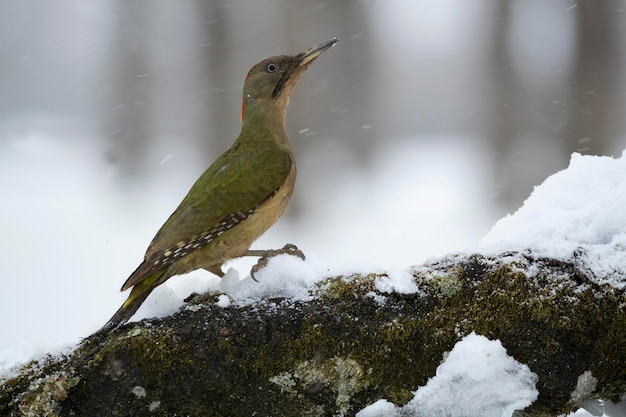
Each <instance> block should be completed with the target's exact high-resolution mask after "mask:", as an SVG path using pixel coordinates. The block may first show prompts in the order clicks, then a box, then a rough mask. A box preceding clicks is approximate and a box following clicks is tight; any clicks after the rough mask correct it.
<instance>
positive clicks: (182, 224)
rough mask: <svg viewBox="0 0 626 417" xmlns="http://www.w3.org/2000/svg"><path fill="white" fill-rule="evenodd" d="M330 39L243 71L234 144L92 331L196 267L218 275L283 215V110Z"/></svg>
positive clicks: (292, 166) (287, 190)
mask: <svg viewBox="0 0 626 417" xmlns="http://www.w3.org/2000/svg"><path fill="white" fill-rule="evenodd" d="M337 41H338V39H332V40H330V41H327V42H324V43H322V44H320V45H317V46H315V47H313V48H310V49H309V50H307V51H305V52H302V53H299V54H296V55H292V56H288V55H281V56H275V57H271V58H268V59H265V60H263V61H261V62H259V63H258V64H256V65H255V66H253V67H252V69H250V71H249V72H248V75H247V77H246V80H245V83H244V87H243V107H242V127H241V133H240V134H239V137H238V138H237V140H236V141H235V143H234V144H233V145H232V146H231V147H230V148H229V149H228V150H227V151H226V152H224V153H223V154H222V155H221V156H220V157H219V158H218V159H217V160H216V161H215V162H214V163H213V164H212V165H211V166H210V167H209V168H208V169H207V170H206V171H205V172H204V173H203V174H202V175H201V176H200V178H198V180H197V181H196V182H195V184H194V185H193V186H192V187H191V189H190V190H189V193H187V195H186V196H185V198H184V199H183V200H182V201H181V203H180V205H179V206H178V208H176V210H175V211H174V213H172V215H171V216H170V217H169V219H168V220H167V221H166V222H165V224H164V225H163V226H162V227H161V229H160V230H159V231H158V232H157V234H156V236H155V237H154V239H153V240H152V242H151V243H150V245H149V246H148V249H147V251H146V254H145V256H144V260H143V262H142V263H141V264H140V265H139V267H137V269H136V270H135V272H133V273H132V274H131V275H130V277H129V278H128V280H127V281H126V282H125V283H124V285H123V286H122V291H124V290H127V289H129V288H131V287H132V290H131V293H130V295H129V297H128V299H127V300H126V302H124V304H123V305H122V306H121V307H120V309H119V310H118V311H117V312H116V313H115V314H114V315H113V317H111V319H110V320H109V321H108V322H107V323H106V324H105V325H104V326H103V327H102V328H101V329H100V330H99V331H98V332H97V333H101V332H106V331H108V330H110V329H113V328H115V327H117V326H119V325H121V324H123V323H125V322H126V321H128V320H129V319H130V318H131V317H132V316H133V314H135V312H136V311H137V309H138V308H139V306H140V305H141V304H142V303H143V302H144V301H145V299H146V298H147V297H148V295H149V294H150V293H151V292H152V290H154V289H155V288H156V287H157V286H159V285H161V284H162V283H164V282H165V281H166V280H167V279H169V278H170V277H172V276H174V275H179V274H184V273H187V272H190V271H193V270H195V269H200V268H204V269H207V270H209V271H211V272H213V273H215V274H217V275H219V276H222V275H223V273H222V270H221V266H222V264H223V263H224V262H226V261H228V260H230V259H233V258H237V257H241V256H245V255H246V254H247V252H248V249H249V247H250V245H251V244H252V243H253V242H254V241H255V240H256V239H257V238H259V236H261V235H262V234H263V233H264V232H265V231H266V230H267V229H268V228H269V227H270V226H272V225H273V224H274V223H275V222H276V220H278V218H279V217H280V216H281V215H282V214H283V212H284V210H285V208H286V207H287V204H288V203H289V199H290V198H291V194H292V192H293V186H294V183H295V178H296V163H295V160H294V157H293V152H292V150H291V146H290V145H289V141H288V139H287V134H286V133H285V111H286V108H287V104H288V102H289V96H290V95H291V92H292V91H293V88H294V86H295V85H296V83H297V81H298V79H299V78H300V76H301V75H302V73H303V72H304V71H305V70H306V68H307V67H308V65H309V64H310V63H311V62H313V61H314V60H315V59H316V58H317V57H318V56H319V55H320V54H321V53H322V52H324V51H326V50H327V49H329V48H330V47H331V46H333V45H334V44H335V43H337Z"/></svg>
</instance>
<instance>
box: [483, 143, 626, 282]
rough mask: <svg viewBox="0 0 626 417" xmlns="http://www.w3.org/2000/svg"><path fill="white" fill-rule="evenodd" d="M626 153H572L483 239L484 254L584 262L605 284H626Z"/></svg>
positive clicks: (595, 276)
mask: <svg viewBox="0 0 626 417" xmlns="http://www.w3.org/2000/svg"><path fill="white" fill-rule="evenodd" d="M624 207H626V152H624V153H623V154H622V157H621V158H612V157H608V156H590V155H580V154H578V153H574V154H572V157H571V160H570V164H569V167H568V168H567V169H565V170H563V171H560V172H557V173H556V174H554V175H552V176H550V177H549V178H548V179H546V180H545V181H544V182H543V184H541V185H540V186H538V187H535V189H534V191H533V192H532V194H531V195H530V197H528V199H527V200H526V201H525V202H524V204H523V206H522V207H521V208H520V209H518V210H517V211H516V212H515V213H514V214H513V215H508V216H506V217H505V218H503V219H501V220H499V221H498V222H497V223H496V224H495V226H494V227H493V228H492V229H491V231H490V232H489V233H488V234H487V235H486V236H485V237H484V238H483V239H482V241H481V247H480V252H481V253H489V252H491V253H495V254H498V253H502V252H506V251H511V250H513V251H516V250H526V249H530V250H532V252H533V254H534V255H535V256H538V257H550V258H556V259H561V260H565V261H573V260H575V258H576V262H577V263H581V262H582V264H583V265H584V267H586V268H587V269H588V271H589V272H591V273H592V274H593V276H594V278H595V281H596V282H597V283H599V284H610V285H612V286H614V287H615V288H617V289H621V288H624V287H625V286H626V275H625V274H624V271H626V210H624Z"/></svg>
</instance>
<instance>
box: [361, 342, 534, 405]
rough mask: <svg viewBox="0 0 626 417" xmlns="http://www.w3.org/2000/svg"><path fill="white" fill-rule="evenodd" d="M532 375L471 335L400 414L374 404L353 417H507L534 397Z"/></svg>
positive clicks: (496, 346) (497, 345) (499, 348)
mask: <svg viewBox="0 0 626 417" xmlns="http://www.w3.org/2000/svg"><path fill="white" fill-rule="evenodd" d="M536 381H537V376H536V375H535V374H534V373H532V372H531V371H530V369H529V368H528V366H526V365H524V364H521V363H519V362H517V361H516V360H515V359H514V358H512V357H511V356H509V355H507V353H506V350H505V349H504V347H502V344H501V343H500V341H498V340H489V339H487V338H486V337H484V336H479V335H476V334H475V333H471V334H469V335H468V336H466V337H464V338H463V339H462V340H460V341H459V342H457V344H456V345H455V346H454V348H453V349H452V350H451V351H450V353H449V354H448V355H447V357H446V358H445V359H444V361H443V363H442V364H441V365H439V367H438V368H437V373H436V375H435V376H434V377H432V378H430V379H429V380H428V382H427V383H426V385H425V386H423V387H420V388H419V389H418V390H417V391H415V393H414V397H413V399H412V400H411V401H410V402H409V403H408V404H407V405H405V406H404V407H402V408H401V409H399V408H396V407H394V406H393V405H392V404H391V403H389V402H386V401H385V400H379V401H377V402H375V403H374V404H372V405H371V406H369V407H366V408H365V409H363V410H361V411H360V412H358V413H357V417H384V416H394V415H395V416H400V415H402V416H415V417H420V416H425V417H426V416H448V417H473V416H482V417H510V416H511V415H512V414H513V412H514V411H515V410H521V409H523V408H525V407H527V406H529V405H530V404H531V403H532V402H533V401H534V400H536V399H537V395H538V394H539V393H538V391H537V389H536V388H535V383H536Z"/></svg>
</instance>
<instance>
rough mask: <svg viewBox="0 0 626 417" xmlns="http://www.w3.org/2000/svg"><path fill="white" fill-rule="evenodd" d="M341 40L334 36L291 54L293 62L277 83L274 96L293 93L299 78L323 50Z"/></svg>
mask: <svg viewBox="0 0 626 417" xmlns="http://www.w3.org/2000/svg"><path fill="white" fill-rule="evenodd" d="M337 42H339V39H337V38H332V39H331V40H329V41H326V42H324V43H320V44H319V45H317V46H314V47H313V48H309V49H307V50H306V51H304V52H300V53H299V54H296V55H293V56H291V62H290V65H289V67H288V68H287V70H286V71H285V72H284V73H283V76H282V77H281V78H280V80H278V83H276V87H274V91H273V92H272V97H278V96H279V95H282V94H285V93H286V94H287V97H288V96H289V95H291V91H292V90H293V87H294V86H295V85H296V82H298V79H299V78H300V76H301V75H302V73H303V72H304V71H305V70H306V69H307V68H308V66H309V64H311V63H312V62H313V61H315V59H316V58H317V57H318V56H320V55H321V53H322V52H324V51H326V50H328V49H330V48H331V47H332V46H333V45H335V44H336V43H337Z"/></svg>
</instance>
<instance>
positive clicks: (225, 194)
mask: <svg viewBox="0 0 626 417" xmlns="http://www.w3.org/2000/svg"><path fill="white" fill-rule="evenodd" d="M237 145H238V144H237V143H236V144H235V145H234V146H233V147H232V148H231V149H229V150H227V151H226V152H225V153H223V154H222V155H221V156H220V157H219V158H218V159H217V160H216V161H215V162H214V163H213V164H212V165H211V166H210V167H209V168H208V169H207V170H206V171H205V172H204V173H203V174H202V175H201V176H200V178H198V180H196V182H195V184H194V185H193V186H192V187H191V189H190V190H189V192H188V193H187V195H186V196H185V198H184V199H183V200H182V201H181V203H180V205H179V206H178V208H176V210H175V211H174V213H172V215H171V216H170V217H169V219H168V220H167V221H166V222H165V224H164V225H163V226H161V229H160V230H159V231H158V232H157V234H156V236H155V237H154V239H153V240H152V242H151V243H150V246H148V250H147V251H146V255H145V259H144V262H143V263H142V264H141V265H140V266H139V267H138V268H137V270H136V271H135V272H133V274H132V275H131V276H130V277H129V278H128V280H127V281H126V283H125V284H124V286H123V287H122V288H129V287H131V286H133V285H136V284H137V283H138V282H140V281H142V280H143V279H144V278H145V277H147V276H149V275H150V274H152V273H154V272H155V271H157V270H159V269H162V268H163V267H164V266H167V264H165V265H163V264H160V263H159V262H157V261H158V260H159V259H162V258H163V257H164V256H165V254H166V253H167V252H168V251H172V250H174V249H176V248H177V247H178V246H180V244H181V243H183V244H187V243H189V242H192V241H194V240H196V239H198V238H199V237H201V236H202V235H203V234H206V233H207V232H210V231H212V230H215V229H216V228H219V226H220V224H221V223H222V221H224V219H226V218H231V219H232V218H233V216H234V217H237V218H238V217H239V214H240V213H245V212H248V211H251V210H253V209H254V208H255V207H257V206H258V205H259V204H260V203H262V202H263V201H264V200H265V199H266V198H268V197H269V196H270V195H271V194H273V193H274V192H275V191H276V189H277V188H278V187H280V185H281V184H283V182H284V180H285V178H287V176H288V174H289V172H290V170H291V166H292V164H293V161H292V159H291V156H290V153H289V152H288V151H286V150H284V149H281V148H277V147H275V146H263V145H262V144H259V146H257V147H256V149H251V148H250V147H245V148H244V147H241V146H237ZM242 148H243V149H242ZM242 217H243V218H245V216H242Z"/></svg>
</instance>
